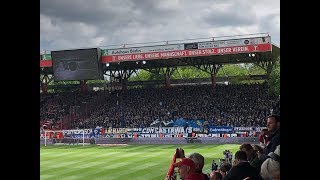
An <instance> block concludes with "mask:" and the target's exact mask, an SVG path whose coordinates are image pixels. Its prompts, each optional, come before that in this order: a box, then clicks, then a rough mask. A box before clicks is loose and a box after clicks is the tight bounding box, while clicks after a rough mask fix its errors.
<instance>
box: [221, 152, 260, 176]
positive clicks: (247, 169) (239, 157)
mask: <svg viewBox="0 0 320 180" xmlns="http://www.w3.org/2000/svg"><path fill="white" fill-rule="evenodd" d="M245 178H250V180H262V177H261V176H260V174H259V172H258V171H257V170H256V169H255V168H254V167H252V166H251V165H250V163H249V162H248V160H247V154H246V153H245V152H244V151H237V152H236V154H235V160H234V166H233V167H232V168H231V169H230V171H229V173H228V174H227V175H226V176H225V177H224V178H223V180H243V179H245Z"/></svg>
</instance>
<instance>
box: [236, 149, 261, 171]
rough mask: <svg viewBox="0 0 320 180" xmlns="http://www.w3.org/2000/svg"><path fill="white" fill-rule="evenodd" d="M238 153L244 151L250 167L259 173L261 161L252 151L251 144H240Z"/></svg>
mask: <svg viewBox="0 0 320 180" xmlns="http://www.w3.org/2000/svg"><path fill="white" fill-rule="evenodd" d="M240 151H244V152H245V153H246V154H247V157H248V161H249V163H250V165H251V166H252V167H254V168H256V170H257V172H260V168H261V164H262V161H261V160H260V159H259V157H258V154H257V153H256V151H255V150H254V149H253V147H252V146H251V144H247V143H245V144H242V145H241V146H240Z"/></svg>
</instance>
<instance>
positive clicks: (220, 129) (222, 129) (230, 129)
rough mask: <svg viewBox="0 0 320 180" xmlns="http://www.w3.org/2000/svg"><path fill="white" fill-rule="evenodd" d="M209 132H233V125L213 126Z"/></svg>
mask: <svg viewBox="0 0 320 180" xmlns="http://www.w3.org/2000/svg"><path fill="white" fill-rule="evenodd" d="M209 132H210V133H212V134H219V133H232V132H233V127H232V126H211V127H210V129H209Z"/></svg>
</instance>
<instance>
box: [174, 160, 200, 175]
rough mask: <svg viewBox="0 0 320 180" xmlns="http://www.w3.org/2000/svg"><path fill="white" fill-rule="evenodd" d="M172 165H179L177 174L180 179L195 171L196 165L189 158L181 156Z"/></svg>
mask: <svg viewBox="0 0 320 180" xmlns="http://www.w3.org/2000/svg"><path fill="white" fill-rule="evenodd" d="M173 166H175V167H179V174H180V178H181V179H185V177H186V176H187V175H188V174H190V173H192V172H195V168H196V165H195V163H194V162H193V160H192V159H190V158H183V159H181V160H180V161H179V162H177V163H174V164H173Z"/></svg>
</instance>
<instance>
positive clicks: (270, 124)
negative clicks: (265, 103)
mask: <svg viewBox="0 0 320 180" xmlns="http://www.w3.org/2000/svg"><path fill="white" fill-rule="evenodd" d="M267 128H268V131H270V132H274V131H276V130H277V129H279V128H280V116H279V115H277V114H272V115H270V116H268V118H267Z"/></svg>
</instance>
